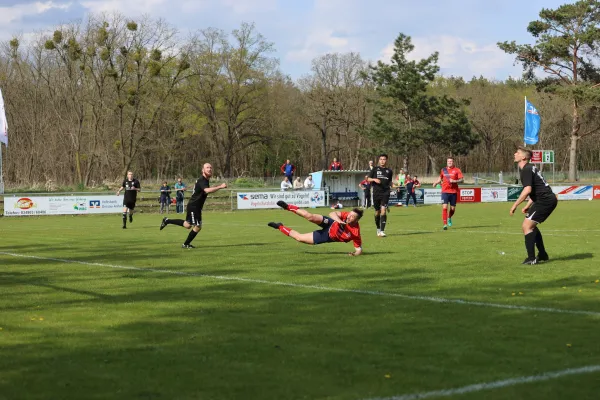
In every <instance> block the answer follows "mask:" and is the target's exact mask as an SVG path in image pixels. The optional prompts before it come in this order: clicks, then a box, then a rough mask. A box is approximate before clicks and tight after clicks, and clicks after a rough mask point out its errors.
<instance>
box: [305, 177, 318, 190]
mask: <svg viewBox="0 0 600 400" xmlns="http://www.w3.org/2000/svg"><path fill="white" fill-rule="evenodd" d="M314 187H315V182H314V181H313V180H312V175H309V176H308V178H306V179H305V180H304V189H309V190H312V189H314Z"/></svg>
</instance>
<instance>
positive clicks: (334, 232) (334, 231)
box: [329, 211, 362, 249]
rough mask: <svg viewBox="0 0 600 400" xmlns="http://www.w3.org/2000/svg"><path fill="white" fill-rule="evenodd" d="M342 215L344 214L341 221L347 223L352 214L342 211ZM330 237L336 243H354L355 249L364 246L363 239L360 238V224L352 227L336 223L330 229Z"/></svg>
mask: <svg viewBox="0 0 600 400" xmlns="http://www.w3.org/2000/svg"><path fill="white" fill-rule="evenodd" d="M341 214H342V217H341V220H342V221H346V218H348V214H350V213H349V212H347V211H342V213H341ZM329 237H330V238H331V240H333V241H334V242H344V243H347V242H349V241H353V242H354V247H355V248H357V249H358V248H360V247H361V246H362V239H361V237H360V226H359V225H358V223H355V224H354V225H350V224H340V223H339V222H334V223H333V224H332V225H331V228H329Z"/></svg>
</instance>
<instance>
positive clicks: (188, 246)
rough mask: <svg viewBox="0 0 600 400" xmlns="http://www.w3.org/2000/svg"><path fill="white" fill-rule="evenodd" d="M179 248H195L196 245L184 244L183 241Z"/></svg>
mask: <svg viewBox="0 0 600 400" xmlns="http://www.w3.org/2000/svg"><path fill="white" fill-rule="evenodd" d="M181 248H182V249H195V248H196V246H192V245H191V244H185V243H184V244H182V245H181Z"/></svg>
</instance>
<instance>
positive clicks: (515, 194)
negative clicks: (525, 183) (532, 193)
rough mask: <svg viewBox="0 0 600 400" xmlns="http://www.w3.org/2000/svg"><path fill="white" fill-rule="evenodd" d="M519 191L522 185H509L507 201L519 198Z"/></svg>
mask: <svg viewBox="0 0 600 400" xmlns="http://www.w3.org/2000/svg"><path fill="white" fill-rule="evenodd" d="M521 192H523V188H522V187H509V188H508V201H514V200H517V199H518V198H519V196H520V195H521Z"/></svg>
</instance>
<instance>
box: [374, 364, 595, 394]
mask: <svg viewBox="0 0 600 400" xmlns="http://www.w3.org/2000/svg"><path fill="white" fill-rule="evenodd" d="M593 372H600V365H589V366H587V367H581V368H569V369H564V370H562V371H555V372H545V373H543V374H540V375H532V376H521V377H519V378H512V379H505V380H502V381H495V382H487V383H476V384H474V385H469V386H463V387H461V388H455V389H446V390H436V391H433V392H422V393H413V394H404V395H400V396H394V397H377V398H372V399H369V400H419V399H428V398H430V397H448V396H454V395H458V394H465V393H473V392H480V391H482V390H490V389H499V388H504V387H508V386H514V385H520V384H523V383H531V382H541V381H548V380H550V379H556V378H562V377H563V376H569V375H578V374H589V373H593Z"/></svg>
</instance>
